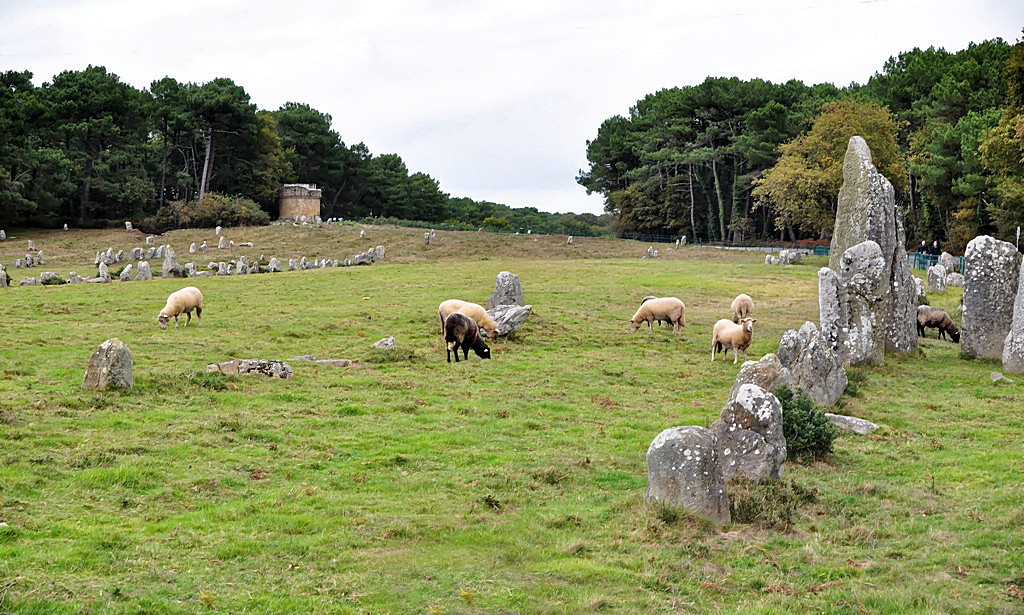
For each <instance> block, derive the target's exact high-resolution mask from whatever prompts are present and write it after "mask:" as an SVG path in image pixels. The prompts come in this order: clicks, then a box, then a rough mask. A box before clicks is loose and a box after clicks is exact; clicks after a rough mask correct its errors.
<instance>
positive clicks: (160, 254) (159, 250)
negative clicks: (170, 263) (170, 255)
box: [153, 245, 167, 258]
mask: <svg viewBox="0 0 1024 615" xmlns="http://www.w3.org/2000/svg"><path fill="white" fill-rule="evenodd" d="M165 256H167V246H163V245H161V246H157V247H156V252H154V253H153V257H154V258H164V257H165Z"/></svg>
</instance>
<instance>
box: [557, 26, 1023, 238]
mask: <svg viewBox="0 0 1024 615" xmlns="http://www.w3.org/2000/svg"><path fill="white" fill-rule="evenodd" d="M854 135H860V136H862V137H864V139H865V140H866V141H867V143H868V145H869V146H870V148H871V151H872V155H873V161H874V163H875V165H876V167H877V168H878V169H879V171H880V172H882V173H883V174H884V175H885V176H886V177H887V178H888V179H889V180H890V181H891V182H892V184H893V187H894V189H895V191H896V197H897V202H898V203H899V204H900V205H901V206H902V208H903V211H904V213H905V215H906V218H905V223H906V227H907V237H908V239H909V240H913V241H915V242H916V241H919V240H933V239H934V240H939V241H941V242H943V243H944V244H945V245H947V246H948V247H949V248H950V249H952V250H955V251H959V250H962V249H963V247H964V246H965V245H966V243H967V242H968V241H970V239H971V238H973V237H974V236H976V235H978V234H980V233H989V234H992V235H994V236H997V237H999V238H1001V239H1005V240H1010V241H1012V240H1013V238H1014V234H1015V229H1016V227H1017V226H1018V225H1021V224H1024V43H1017V44H1016V45H1012V46H1011V45H1009V44H1008V43H1006V42H1004V41H1003V40H1001V39H993V40H990V41H985V42H983V43H978V44H971V45H970V46H968V47H967V48H966V49H964V50H962V51H959V52H956V53H950V52H947V51H945V50H943V49H935V48H928V49H924V50H922V49H918V48H915V49H913V50H912V51H908V52H905V53H901V54H899V55H898V56H895V57H891V58H890V59H889V60H888V61H887V62H886V63H885V65H884V66H883V67H882V69H881V70H880V71H878V72H876V73H875V74H874V75H873V76H872V77H871V78H870V79H868V81H867V83H865V84H863V85H860V84H856V83H854V84H851V85H849V86H847V87H843V88H839V87H836V86H834V85H832V84H817V85H805V84H804V83H802V82H801V81H797V80H792V81H788V82H786V83H782V84H775V83H771V82H768V81H764V80H760V79H752V80H749V81H744V80H740V79H737V78H712V77H709V78H708V79H706V80H705V81H704V82H703V83H700V84H698V85H694V86H685V87H675V88H669V89H664V90H661V91H659V92H656V93H654V94H649V95H647V96H645V97H644V98H642V99H641V100H638V101H637V103H636V105H634V106H633V107H632V108H631V109H630V110H629V113H628V115H624V116H623V115H616V116H614V117H611V118H609V119H607V120H605V121H604V122H603V123H602V124H601V126H600V127H599V129H598V131H597V136H596V137H595V138H594V139H593V140H591V141H588V142H587V159H588V162H589V168H588V169H586V170H582V171H581V172H580V173H579V175H578V176H577V181H578V183H580V184H581V185H582V186H584V187H585V188H586V189H587V190H588V192H597V193H600V194H602V195H603V196H604V198H605V209H606V211H607V212H609V213H612V214H613V215H614V216H615V222H614V227H615V229H616V230H617V231H618V232H620V233H637V232H646V233H659V234H668V235H680V234H683V235H689V236H691V237H700V238H703V239H706V240H712V241H733V242H740V241H756V240H760V241H765V240H789V241H796V240H800V239H827V238H828V236H829V234H830V233H831V230H832V226H833V223H834V220H835V209H836V201H837V196H838V192H839V187H840V185H841V183H842V166H843V158H844V155H845V151H846V145H847V142H848V140H849V138H850V137H851V136H854Z"/></svg>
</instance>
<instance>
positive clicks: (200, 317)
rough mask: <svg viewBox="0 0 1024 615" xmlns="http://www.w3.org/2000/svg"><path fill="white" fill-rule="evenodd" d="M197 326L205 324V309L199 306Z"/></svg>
mask: <svg viewBox="0 0 1024 615" xmlns="http://www.w3.org/2000/svg"><path fill="white" fill-rule="evenodd" d="M196 324H197V325H201V324H203V308H202V307H201V306H198V305H197V306H196Z"/></svg>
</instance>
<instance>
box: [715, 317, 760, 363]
mask: <svg viewBox="0 0 1024 615" xmlns="http://www.w3.org/2000/svg"><path fill="white" fill-rule="evenodd" d="M755 322H757V320H756V319H754V318H750V317H749V316H748V317H747V318H744V319H743V320H741V321H740V322H739V323H734V322H732V321H730V320H727V319H725V318H723V319H721V320H719V321H718V322H716V323H715V328H714V330H713V331H712V333H711V360H712V361H714V360H715V351H722V356H723V357H727V356H728V355H729V349H730V348H731V349H732V350H733V353H732V362H733V365H735V364H736V359H738V358H739V353H740V351H741V350H742V351H743V360H744V361H746V360H747V348H748V347H749V346H750V339H751V338H752V337H753V335H754V323H755Z"/></svg>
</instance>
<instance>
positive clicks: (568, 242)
mask: <svg viewBox="0 0 1024 615" xmlns="http://www.w3.org/2000/svg"><path fill="white" fill-rule="evenodd" d="M565 245H567V246H571V245H572V235H569V237H568V238H567V239H566V240H565ZM676 247H677V248H678V247H679V242H678V241H677V242H676Z"/></svg>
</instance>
